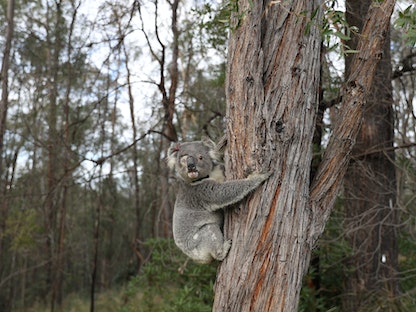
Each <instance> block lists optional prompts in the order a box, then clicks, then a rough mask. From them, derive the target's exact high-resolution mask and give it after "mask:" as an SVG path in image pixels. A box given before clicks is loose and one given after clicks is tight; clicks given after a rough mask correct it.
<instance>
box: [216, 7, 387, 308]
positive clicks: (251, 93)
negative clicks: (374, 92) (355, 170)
mask: <svg viewBox="0 0 416 312" xmlns="http://www.w3.org/2000/svg"><path fill="white" fill-rule="evenodd" d="M393 6H394V1H393V0H385V1H383V3H382V4H380V5H379V7H377V8H374V10H373V12H372V13H373V14H372V15H371V18H370V19H369V20H368V22H367V24H366V27H365V28H364V31H363V33H364V34H365V35H367V36H363V39H362V42H361V46H360V47H361V49H362V52H360V53H358V54H357V57H356V58H355V60H354V66H353V71H352V72H353V73H354V74H353V75H351V77H350V80H349V81H348V82H347V84H346V85H345V88H344V90H343V107H342V109H341V114H340V119H339V121H338V123H337V124H336V126H335V128H334V131H333V134H332V136H331V138H330V140H329V143H328V149H327V151H326V153H325V154H324V155H323V157H322V163H321V165H320V166H319V168H318V169H317V172H316V175H315V178H314V180H313V181H312V184H310V180H309V178H310V177H309V175H310V166H311V160H312V152H311V145H312V137H313V129H314V124H315V123H314V122H315V115H316V111H317V105H318V86H319V68H320V61H319V59H320V57H319V53H320V46H321V40H320V33H319V27H318V24H319V21H320V18H321V15H322V14H321V13H322V12H321V8H322V2H321V1H318V0H317V1H307V0H303V1H296V2H295V1H293V3H292V2H284V3H281V2H275V1H270V2H267V1H266V2H264V3H263V2H262V3H260V2H251V1H239V2H238V9H239V12H238V13H236V14H235V17H234V19H237V18H240V19H239V20H235V24H234V25H236V29H235V30H233V32H232V36H231V39H230V42H229V59H228V69H227V86H226V92H227V121H228V127H227V130H228V134H227V135H228V146H227V151H226V155H225V161H226V168H227V178H241V177H243V176H244V175H245V173H247V172H249V171H251V170H258V171H268V170H272V171H274V172H275V173H274V175H273V176H272V177H271V178H270V179H269V180H268V181H267V182H266V183H265V185H264V186H263V187H262V194H263V195H262V196H261V192H256V193H254V194H253V196H251V197H250V198H249V199H247V200H246V201H245V202H244V203H242V204H241V207H242V209H241V210H237V209H232V210H230V211H229V212H228V213H226V222H225V235H226V236H227V238H231V239H232V240H233V245H232V247H231V250H230V253H229V255H228V257H227V258H226V259H225V261H224V262H223V263H222V265H221V266H220V268H219V271H218V276H217V281H216V286H215V300H214V311H297V307H298V299H299V293H300V289H301V286H302V278H303V275H304V273H305V271H306V269H307V267H308V264H309V258H310V254H311V250H312V248H313V247H314V244H315V242H316V240H317V238H318V236H319V235H320V234H321V233H322V232H323V230H324V226H325V223H326V221H327V219H328V217H329V214H330V211H331V209H332V207H333V204H334V202H335V199H336V196H337V194H338V191H339V189H340V185H341V181H342V178H343V176H344V174H345V171H346V168H347V164H348V160H349V153H350V151H351V148H352V146H353V142H354V140H355V137H356V135H357V132H358V128H359V122H360V119H361V113H362V109H363V104H364V96H365V95H366V94H367V93H368V90H369V88H368V86H369V84H370V83H371V80H372V75H373V73H374V67H375V64H376V63H377V61H378V59H377V56H378V54H379V50H380V47H381V44H382V42H383V39H384V36H383V30H385V29H386V27H387V25H388V22H389V19H390V15H391V12H392V10H393ZM305 12H308V14H305ZM311 17H312V19H311ZM235 208H236V207H235Z"/></svg>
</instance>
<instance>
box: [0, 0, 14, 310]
mask: <svg viewBox="0 0 416 312" xmlns="http://www.w3.org/2000/svg"><path fill="white" fill-rule="evenodd" d="M13 29H14V0H9V1H7V28H6V41H5V43H4V52H3V60H2V64H1V72H0V80H1V100H0V278H1V277H2V276H3V269H4V268H5V265H4V263H3V261H4V259H3V258H2V257H3V255H4V254H5V252H4V251H5V250H4V249H5V246H4V244H5V236H6V235H4V232H5V229H6V220H7V215H8V204H7V199H6V192H7V185H6V183H7V181H6V179H4V180H3V178H4V176H5V175H4V170H3V149H4V134H5V132H6V117H7V110H8V106H9V67H10V66H9V64H10V51H11V49H12V39H13ZM0 298H1V296H0ZM1 306H2V305H0V308H1Z"/></svg>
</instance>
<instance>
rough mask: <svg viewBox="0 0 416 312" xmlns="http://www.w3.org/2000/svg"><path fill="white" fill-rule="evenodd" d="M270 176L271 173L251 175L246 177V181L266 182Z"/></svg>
mask: <svg viewBox="0 0 416 312" xmlns="http://www.w3.org/2000/svg"><path fill="white" fill-rule="evenodd" d="M272 174H273V172H263V173H252V174H250V175H249V176H248V177H247V179H250V180H259V181H262V182H263V181H266V180H267V179H268V178H269V177H270V176H271V175H272Z"/></svg>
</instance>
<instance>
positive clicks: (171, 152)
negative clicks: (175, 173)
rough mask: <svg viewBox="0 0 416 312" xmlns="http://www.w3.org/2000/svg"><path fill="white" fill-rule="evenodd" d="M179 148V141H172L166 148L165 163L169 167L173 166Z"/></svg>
mask: <svg viewBox="0 0 416 312" xmlns="http://www.w3.org/2000/svg"><path fill="white" fill-rule="evenodd" d="M180 149H181V145H180V144H179V143H172V144H171V145H170V147H169V149H168V156H167V157H166V163H167V164H168V167H169V168H170V169H173V168H175V163H176V155H177V154H178V151H179V150H180Z"/></svg>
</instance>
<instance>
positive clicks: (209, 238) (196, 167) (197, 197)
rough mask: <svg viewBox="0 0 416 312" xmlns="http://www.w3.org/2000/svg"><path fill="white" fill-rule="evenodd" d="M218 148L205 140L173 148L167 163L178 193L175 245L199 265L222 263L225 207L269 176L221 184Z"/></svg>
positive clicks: (257, 175)
mask: <svg viewBox="0 0 416 312" xmlns="http://www.w3.org/2000/svg"><path fill="white" fill-rule="evenodd" d="M221 160H222V155H221V152H220V151H219V147H217V146H216V145H215V143H214V142H212V141H211V140H209V139H207V138H203V139H202V140H201V141H195V142H186V143H179V144H175V145H172V146H171V147H170V148H169V150H168V156H167V163H168V166H169V168H171V169H172V170H174V172H175V174H176V176H177V178H178V179H177V180H178V183H179V190H178V193H177V196H176V202H175V207H174V212H173V238H174V241H175V244H176V245H177V246H178V247H179V249H181V250H182V251H183V252H184V253H185V254H186V255H187V256H188V257H190V258H191V259H193V260H194V261H195V262H198V263H210V262H211V261H212V260H214V259H215V260H219V261H221V260H223V259H224V258H225V257H226V256H227V254H228V251H229V249H230V247H231V240H225V239H224V235H223V232H222V228H223V222H224V221H223V211H222V210H221V209H222V208H224V207H227V206H230V205H232V204H235V203H237V202H239V201H240V200H242V199H243V198H244V197H246V196H247V195H248V194H249V193H250V192H251V191H253V190H255V189H256V188H257V187H258V186H259V185H260V184H261V183H262V182H263V181H265V180H266V179H267V178H268V177H269V176H270V174H260V173H255V174H252V175H250V176H249V177H247V178H246V179H241V180H232V181H225V182H224V179H225V178H224V166H223V165H222V163H221Z"/></svg>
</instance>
